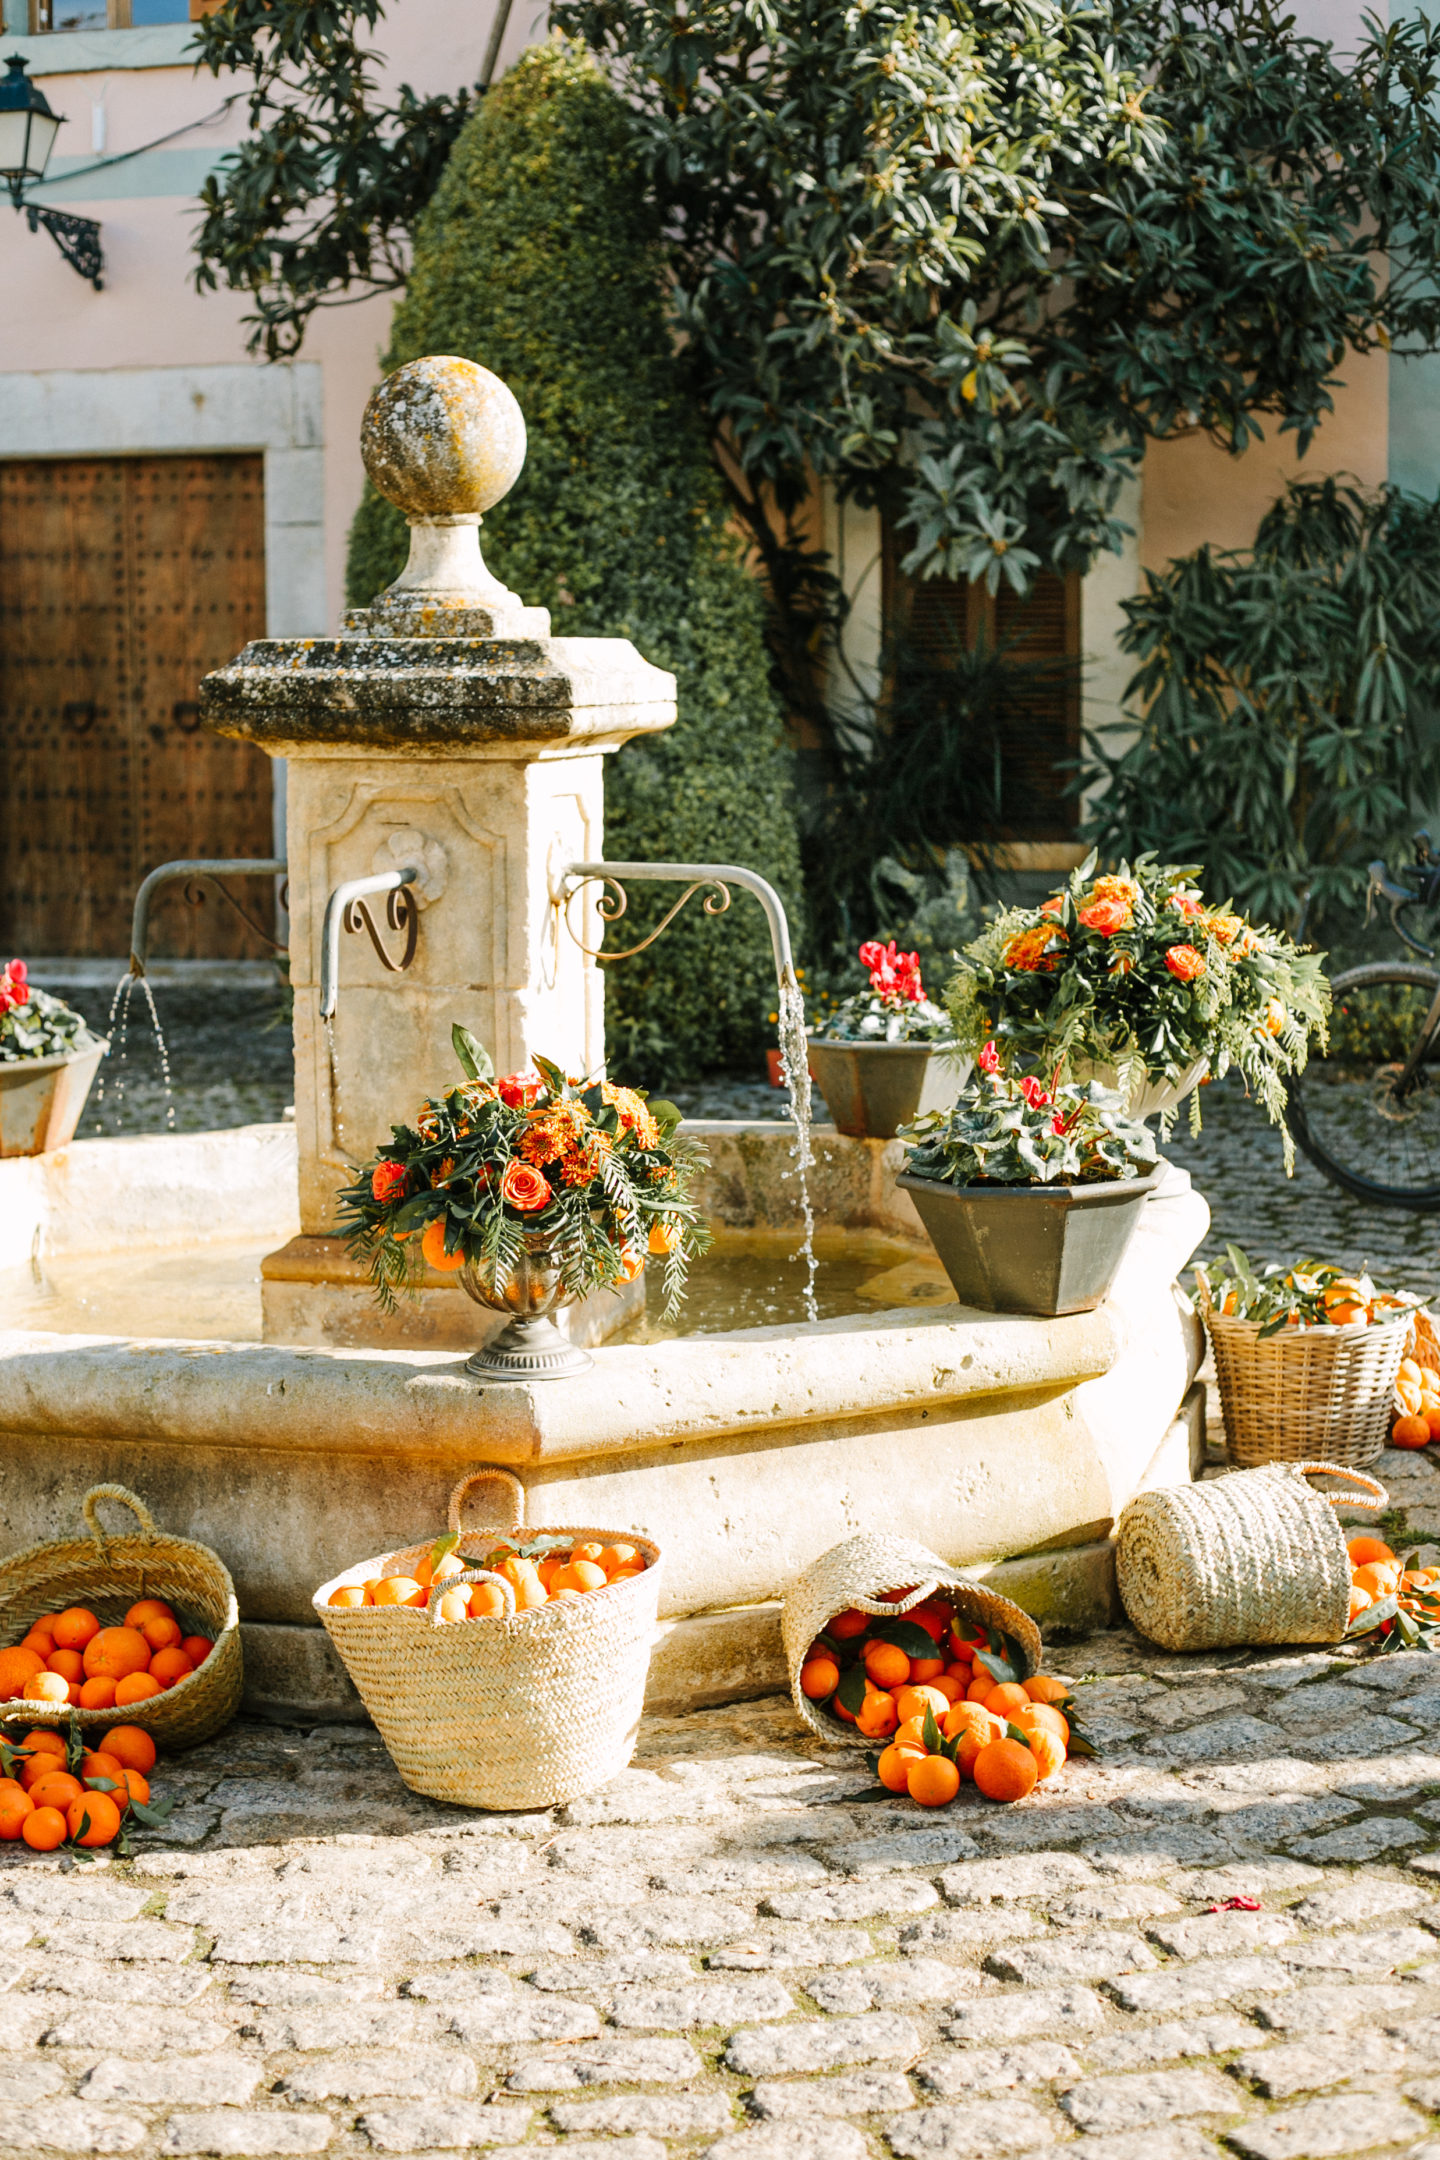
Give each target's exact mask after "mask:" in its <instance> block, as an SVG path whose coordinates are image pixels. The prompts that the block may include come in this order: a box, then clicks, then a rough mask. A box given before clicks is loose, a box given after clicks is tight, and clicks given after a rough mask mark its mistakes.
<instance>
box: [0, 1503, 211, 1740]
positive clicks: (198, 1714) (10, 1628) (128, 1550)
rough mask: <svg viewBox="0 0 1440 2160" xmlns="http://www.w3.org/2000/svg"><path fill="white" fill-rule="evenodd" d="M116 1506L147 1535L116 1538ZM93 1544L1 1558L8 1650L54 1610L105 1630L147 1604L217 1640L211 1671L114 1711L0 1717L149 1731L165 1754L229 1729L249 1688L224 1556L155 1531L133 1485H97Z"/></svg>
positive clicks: (20, 1707)
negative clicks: (112, 1520)
mask: <svg viewBox="0 0 1440 2160" xmlns="http://www.w3.org/2000/svg"><path fill="white" fill-rule="evenodd" d="M102 1500H116V1501H119V1502H120V1503H121V1504H122V1505H123V1506H124V1507H127V1508H129V1509H130V1511H131V1513H132V1514H133V1515H134V1516H135V1517H136V1519H137V1521H138V1524H139V1528H138V1529H135V1530H125V1531H121V1532H119V1533H115V1532H111V1531H107V1530H106V1529H105V1527H104V1525H103V1524H102V1522H101V1520H100V1516H99V1511H98V1504H99V1502H100V1501H102ZM82 1513H83V1514H84V1517H85V1527H86V1529H87V1530H88V1531H89V1533H90V1534H89V1536H88V1537H83V1538H79V1537H77V1538H49V1539H47V1540H46V1541H45V1542H44V1543H43V1544H40V1545H27V1546H26V1547H25V1549H24V1551H23V1552H17V1553H11V1555H10V1557H9V1559H8V1560H0V1648H8V1647H9V1646H10V1645H11V1644H13V1643H18V1642H19V1641H20V1640H21V1638H22V1637H23V1636H24V1635H25V1633H26V1631H27V1629H29V1628H30V1627H32V1626H33V1625H34V1623H35V1622H36V1621H37V1620H39V1619H40V1618H42V1616H43V1615H44V1614H46V1613H56V1612H63V1611H64V1609H65V1607H66V1606H67V1605H85V1606H88V1607H89V1609H90V1611H91V1612H93V1613H94V1614H95V1617H96V1618H97V1619H98V1620H99V1622H100V1624H101V1626H102V1627H116V1626H118V1625H119V1624H120V1623H121V1622H122V1621H123V1620H124V1618H125V1615H126V1613H127V1612H128V1611H129V1609H130V1607H131V1606H132V1605H135V1604H138V1603H139V1601H140V1599H141V1598H163V1599H164V1600H165V1602H166V1604H168V1605H173V1606H174V1608H175V1614H176V1617H177V1619H178V1620H179V1622H180V1624H181V1626H182V1627H183V1628H184V1630H185V1633H186V1634H187V1635H209V1636H210V1637H211V1638H212V1639H213V1641H214V1644H215V1647H214V1649H213V1650H212V1651H211V1652H210V1655H209V1656H208V1657H207V1658H206V1660H205V1662H204V1664H203V1665H201V1666H199V1667H198V1668H197V1670H196V1671H194V1672H193V1673H188V1674H187V1675H186V1676H185V1678H184V1679H183V1680H177V1681H176V1683H175V1685H174V1686H173V1687H169V1688H166V1689H165V1691H164V1693H163V1694H161V1695H150V1696H147V1697H146V1698H145V1700H144V1701H143V1702H134V1703H125V1704H123V1705H122V1706H120V1707H118V1708H115V1709H110V1710H81V1709H76V1708H72V1707H69V1706H67V1705H66V1704H64V1703H31V1702H19V1701H14V1700H12V1701H10V1702H7V1703H0V1717H3V1718H5V1719H7V1720H14V1719H16V1718H23V1719H24V1720H25V1722H26V1723H27V1724H30V1725H42V1724H43V1725H59V1726H72V1725H73V1726H75V1727H77V1728H78V1729H79V1730H80V1731H81V1732H82V1733H85V1734H87V1735H88V1734H90V1733H101V1732H104V1731H106V1730H108V1728H109V1727H110V1726H112V1725H140V1726H143V1728H144V1730H145V1731H146V1732H148V1733H149V1735H150V1737H151V1739H152V1740H153V1741H154V1742H155V1745H156V1746H157V1747H158V1748H191V1747H198V1746H199V1745H200V1742H201V1741H202V1740H209V1739H210V1738H211V1737H212V1735H214V1734H215V1733H217V1732H219V1730H220V1728H221V1727H222V1726H223V1725H228V1724H229V1722H230V1720H231V1718H233V1717H234V1715H235V1713H236V1711H237V1710H238V1709H239V1707H240V1696H241V1693H242V1690H243V1688H244V1685H245V1669H244V1661H243V1658H242V1656H241V1650H240V1614H239V1610H238V1608H237V1606H236V1603H235V1585H234V1583H233V1582H231V1580H230V1571H229V1569H228V1568H227V1567H226V1565H225V1563H224V1561H223V1560H222V1559H221V1558H220V1556H219V1554H218V1553H214V1552H212V1551H211V1550H210V1547H209V1546H208V1545H198V1544H196V1543H195V1541H194V1540H193V1539H191V1538H182V1537H171V1536H170V1535H169V1534H168V1533H167V1532H166V1531H164V1530H158V1529H157V1528H156V1527H155V1523H154V1520H153V1518H152V1517H151V1514H150V1510H149V1509H148V1508H147V1507H146V1505H145V1503H144V1501H143V1500H141V1499H140V1498H139V1497H138V1495H137V1494H135V1493H133V1492H131V1491H130V1490H129V1488H128V1487H127V1486H124V1485H94V1486H92V1487H91V1489H90V1491H89V1492H88V1493H86V1495H85V1499H84V1502H83V1503H82Z"/></svg>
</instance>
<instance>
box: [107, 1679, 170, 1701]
mask: <svg viewBox="0 0 1440 2160" xmlns="http://www.w3.org/2000/svg"><path fill="white" fill-rule="evenodd" d="M164 1692H165V1690H164V1688H163V1687H161V1685H160V1682H159V1681H158V1680H156V1679H154V1678H152V1676H151V1675H150V1674H149V1673H148V1672H132V1673H126V1675H125V1678H124V1679H123V1680H117V1681H116V1683H115V1707H116V1709H117V1710H128V1709H129V1707H130V1705H131V1703H137V1702H149V1700H150V1698H151V1696H152V1695H163V1694H164Z"/></svg>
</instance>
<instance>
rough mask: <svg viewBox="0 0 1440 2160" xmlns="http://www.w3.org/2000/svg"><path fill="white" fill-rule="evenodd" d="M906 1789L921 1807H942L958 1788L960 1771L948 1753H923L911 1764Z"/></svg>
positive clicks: (952, 1797) (951, 1798)
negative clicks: (923, 1754)
mask: <svg viewBox="0 0 1440 2160" xmlns="http://www.w3.org/2000/svg"><path fill="white" fill-rule="evenodd" d="M906 1789H907V1791H908V1792H909V1794H910V1798H911V1799H912V1800H915V1801H917V1802H918V1803H919V1805H920V1806H921V1807H944V1806H945V1805H946V1804H947V1802H949V1801H951V1800H953V1799H954V1797H955V1795H956V1793H957V1792H959V1790H960V1772H959V1771H958V1770H957V1769H956V1767H955V1765H954V1763H953V1762H951V1760H950V1758H949V1756H948V1755H925V1756H922V1758H921V1760H920V1761H919V1762H917V1763H912V1764H911V1766H910V1775H909V1777H908V1779H907V1780H906Z"/></svg>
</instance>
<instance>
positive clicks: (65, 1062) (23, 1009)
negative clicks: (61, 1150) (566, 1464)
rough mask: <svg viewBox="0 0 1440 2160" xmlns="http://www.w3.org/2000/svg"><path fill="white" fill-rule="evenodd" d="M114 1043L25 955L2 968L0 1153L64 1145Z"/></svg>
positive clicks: (28, 1152) (37, 1151)
mask: <svg viewBox="0 0 1440 2160" xmlns="http://www.w3.org/2000/svg"><path fill="white" fill-rule="evenodd" d="M108 1047H109V1045H108V1043H107V1042H106V1040H105V1037H104V1036H103V1035H92V1034H91V1032H90V1030H89V1028H88V1027H87V1026H86V1025H85V1022H84V1020H83V1018H82V1017H81V1015H80V1014H79V1013H78V1012H76V1011H75V1009H74V1007H73V1006H71V1005H67V1004H66V1003H65V1001H64V999H63V998H57V997H51V995H50V994H49V992H48V991H46V990H39V989H37V988H36V987H35V985H34V984H33V983H32V982H31V980H30V970H29V969H28V967H27V966H26V965H25V962H24V961H23V960H12V961H11V962H10V964H9V966H8V967H6V968H3V969H0V1155H40V1154H43V1153H44V1152H45V1151H46V1150H47V1149H49V1148H58V1147H64V1146H65V1145H66V1143H67V1142H68V1141H70V1140H71V1139H73V1138H74V1134H75V1127H76V1126H77V1125H78V1124H79V1122H80V1113H81V1112H82V1110H83V1109H84V1107H85V1099H86V1097H87V1096H88V1095H89V1093H90V1083H91V1082H92V1080H93V1079H94V1078H95V1071H96V1067H97V1066H98V1065H99V1063H100V1060H101V1058H102V1057H104V1055H105V1052H106V1050H107V1049H108Z"/></svg>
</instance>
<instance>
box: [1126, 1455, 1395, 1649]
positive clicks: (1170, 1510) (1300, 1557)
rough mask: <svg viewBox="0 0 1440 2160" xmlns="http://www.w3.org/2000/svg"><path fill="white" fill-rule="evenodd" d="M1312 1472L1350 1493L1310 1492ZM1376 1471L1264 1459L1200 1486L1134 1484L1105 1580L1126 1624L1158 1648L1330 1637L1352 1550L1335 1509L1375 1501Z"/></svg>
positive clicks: (1346, 1599)
mask: <svg viewBox="0 0 1440 2160" xmlns="http://www.w3.org/2000/svg"><path fill="white" fill-rule="evenodd" d="M1312 1477H1337V1478H1343V1479H1344V1480H1345V1482H1346V1483H1347V1484H1348V1485H1351V1486H1359V1488H1360V1491H1359V1493H1358V1494H1357V1493H1355V1492H1353V1491H1352V1492H1343V1493H1323V1492H1316V1491H1315V1489H1314V1487H1313V1486H1312V1485H1311V1484H1310V1483H1309V1482H1308V1481H1309V1480H1310V1479H1311V1478H1312ZM1386 1504H1387V1495H1386V1492H1385V1488H1384V1487H1383V1486H1382V1485H1377V1484H1376V1482H1375V1480H1374V1478H1369V1477H1363V1476H1361V1475H1360V1473H1359V1472H1358V1471H1355V1470H1352V1469H1350V1468H1349V1467H1348V1465H1343V1464H1340V1463H1323V1462H1303V1463H1267V1464H1266V1465H1265V1466H1264V1467H1263V1468H1262V1469H1259V1470H1236V1471H1233V1472H1232V1473H1231V1474H1230V1475H1229V1476H1228V1477H1219V1478H1210V1479H1207V1480H1206V1482H1205V1483H1204V1484H1202V1485H1174V1486H1167V1487H1164V1488H1162V1489H1160V1490H1159V1491H1156V1492H1145V1493H1139V1494H1137V1496H1136V1498H1135V1499H1133V1500H1131V1501H1129V1502H1128V1503H1127V1504H1126V1506H1125V1507H1124V1508H1122V1510H1121V1512H1120V1520H1119V1523H1118V1524H1117V1525H1116V1531H1115V1580H1116V1585H1117V1587H1118V1589H1119V1592H1120V1602H1121V1603H1122V1604H1123V1606H1124V1607H1125V1611H1126V1613H1127V1615H1128V1616H1129V1618H1130V1621H1131V1623H1132V1624H1133V1625H1134V1626H1135V1627H1137V1628H1138V1629H1139V1630H1140V1633H1141V1634H1142V1635H1148V1636H1149V1638H1150V1640H1151V1642H1157V1643H1160V1644H1161V1645H1162V1647H1163V1648H1165V1649H1166V1650H1229V1649H1238V1648H1239V1647H1241V1646H1242V1645H1244V1644H1249V1643H1302V1642H1325V1643H1330V1642H1339V1641H1340V1639H1341V1637H1342V1636H1343V1635H1344V1633H1345V1629H1346V1626H1347V1624H1348V1622H1349V1617H1350V1555H1349V1553H1348V1552H1347V1551H1346V1547H1345V1532H1344V1531H1343V1529H1342V1528H1341V1526H1340V1524H1339V1522H1338V1521H1337V1520H1336V1515H1335V1510H1336V1509H1337V1508H1340V1507H1344V1508H1383V1507H1384V1506H1386Z"/></svg>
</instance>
